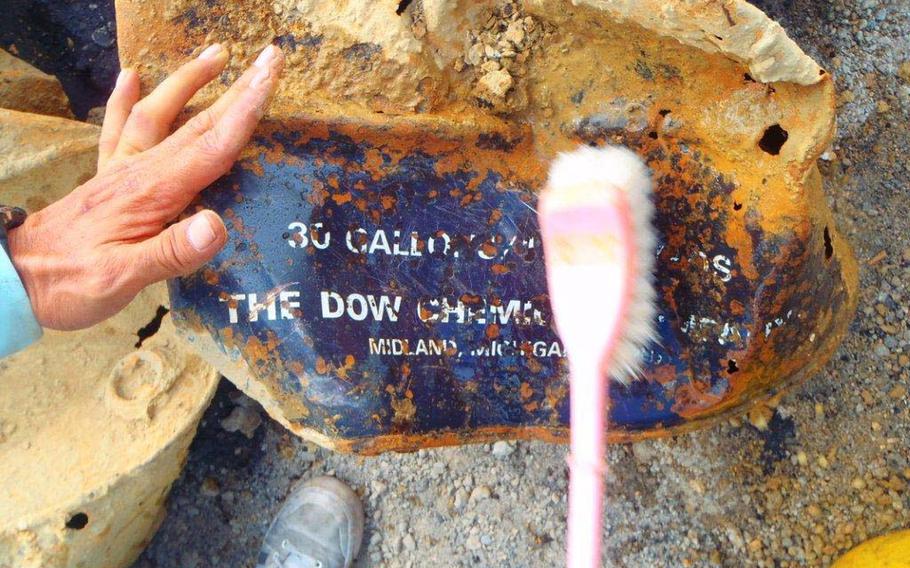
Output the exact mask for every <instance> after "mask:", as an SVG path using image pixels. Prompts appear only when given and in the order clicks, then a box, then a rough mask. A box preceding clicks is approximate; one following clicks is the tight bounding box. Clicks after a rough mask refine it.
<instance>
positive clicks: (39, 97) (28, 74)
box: [0, 49, 73, 118]
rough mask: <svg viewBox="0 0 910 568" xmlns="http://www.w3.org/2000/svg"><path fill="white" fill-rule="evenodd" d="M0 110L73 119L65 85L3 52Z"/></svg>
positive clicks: (0, 65) (0, 66) (0, 76)
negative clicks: (64, 88)
mask: <svg viewBox="0 0 910 568" xmlns="http://www.w3.org/2000/svg"><path fill="white" fill-rule="evenodd" d="M0 108H6V109H10V110H18V111H22V112H31V113H37V114H49V115H53V116H59V117H62V118H73V113H72V111H71V110H70V101H69V98H68V97H67V96H66V93H65V92H64V91H63V85H61V84H60V81H58V80H57V78H56V77H54V76H53V75H48V74H47V73H42V72H41V71H39V70H38V69H35V68H34V67H32V66H31V65H29V64H28V63H26V62H25V61H22V60H21V59H19V58H18V57H14V56H13V55H11V54H9V53H7V52H6V51H4V50H2V49H0Z"/></svg>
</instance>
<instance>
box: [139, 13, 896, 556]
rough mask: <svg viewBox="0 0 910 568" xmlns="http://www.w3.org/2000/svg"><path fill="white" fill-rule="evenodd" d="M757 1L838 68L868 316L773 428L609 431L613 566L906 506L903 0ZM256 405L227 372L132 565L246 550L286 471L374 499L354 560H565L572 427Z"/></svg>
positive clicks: (769, 541) (824, 526) (844, 540)
mask: <svg viewBox="0 0 910 568" xmlns="http://www.w3.org/2000/svg"><path fill="white" fill-rule="evenodd" d="M757 4H759V5H760V6H761V7H762V8H763V9H765V10H766V11H767V12H768V13H769V14H770V15H771V16H772V17H774V18H775V19H777V20H778V21H780V22H781V24H782V25H783V26H784V27H785V28H786V29H787V31H788V32H789V33H790V34H791V36H792V37H794V38H795V39H796V40H797V41H798V42H799V43H800V44H801V45H802V46H803V48H804V49H806V50H807V51H808V52H809V53H810V54H811V55H813V56H814V57H815V58H816V59H817V60H818V61H820V62H821V63H822V64H823V65H825V66H826V67H827V68H828V69H830V70H832V71H833V72H834V73H835V74H836V76H837V80H838V84H839V89H840V91H841V95H840V101H839V121H840V122H839V128H840V133H839V135H838V138H837V140H836V145H835V147H834V149H833V154H829V155H828V156H827V157H828V158H831V159H830V160H827V161H825V162H824V163H823V164H822V169H823V172H824V175H825V178H826V187H827V190H828V195H829V196H830V200H831V203H832V204H833V207H834V209H835V211H836V215H837V218H838V223H839V227H840V228H841V229H842V230H843V232H844V234H845V236H847V237H848V238H849V239H850V240H851V242H852V243H853V245H854V247H855V250H856V253H857V257H858V258H859V260H860V263H861V265H862V269H861V279H862V292H861V302H860V309H859V313H858V317H857V319H856V321H855V322H854V323H853V325H852V326H851V328H850V334H849V336H848V337H847V339H846V341H845V342H844V344H843V346H842V348H841V349H840V351H839V352H838V353H837V355H836V356H835V358H834V360H833V361H832V362H831V363H830V364H829V365H828V366H827V368H826V369H825V370H824V371H823V372H821V373H819V375H818V376H817V377H815V378H814V379H813V380H811V381H810V382H808V383H807V384H806V385H804V386H803V387H801V388H798V389H796V390H794V391H793V392H791V393H789V394H788V395H787V396H785V397H784V398H783V399H782V401H781V403H780V405H779V406H778V407H777V408H776V410H775V411H774V413H773V416H771V417H770V420H769V421H768V427H767V429H766V430H764V431H761V430H759V429H757V428H756V427H755V426H754V425H752V424H751V423H750V422H749V421H739V420H734V421H730V422H729V423H726V424H723V425H720V426H718V427H715V428H713V429H710V430H706V431H702V432H697V433H694V434H691V435H685V436H680V437H677V438H674V439H668V440H662V441H657V442H643V443H639V444H634V445H626V446H616V447H614V448H612V449H611V451H610V463H611V466H612V467H611V471H610V478H609V488H608V492H609V503H608V510H607V513H606V543H607V549H608V553H607V555H608V558H609V562H610V565H612V566H621V567H651V566H671V567H676V566H736V567H739V566H775V567H785V566H827V565H829V564H830V563H831V562H832V560H833V559H834V558H836V557H837V556H838V555H839V554H841V553H842V552H844V551H846V550H847V549H849V548H850V547H852V546H853V545H854V544H856V543H858V542H860V541H862V540H864V539H866V538H867V537H871V536H875V535H879V534H882V533H885V532H888V531H890V530H893V529H897V528H902V527H908V526H910V499H908V496H910V493H908V491H907V483H908V480H910V450H908V442H910V405H908V398H907V391H906V387H905V385H907V383H908V379H910V359H908V356H910V322H908V315H907V311H908V308H907V306H908V305H910V287H908V283H910V193H908V185H910V166H908V160H907V156H908V155H910V136H908V133H910V130H908V119H910V63H905V62H910V39H908V35H907V30H910V5H908V2H907V0H893V1H891V2H874V1H869V0H846V1H845V0H835V1H833V2H829V1H827V0H775V1H767V2H757ZM902 64H905V65H904V67H903V70H901V65H902ZM258 412H259V411H258V409H257V408H256V407H255V405H251V404H250V403H249V401H247V400H245V399H244V397H242V395H240V394H239V393H238V392H237V391H235V390H234V389H233V387H231V386H230V385H228V384H223V385H222V388H221V390H220V391H219V394H218V397H217V398H216V400H215V403H214V404H213V405H212V407H211V409H210V410H209V411H208V413H207V415H206V417H205V420H204V423H203V425H202V427H201V429H200V436H199V438H198V439H197V441H196V443H195V444H194V446H193V449H192V452H191V455H190V458H189V463H188V467H187V468H186V471H185V473H184V475H183V477H182V478H181V479H180V480H179V481H178V482H177V484H176V485H175V487H174V491H173V494H172V497H171V500H170V505H169V511H168V517H167V520H166V521H165V522H164V525H163V526H162V528H161V530H160V531H159V533H158V535H157V536H156V537H155V539H154V541H153V542H152V543H151V546H150V547H149V548H148V550H147V551H146V553H145V554H144V555H143V557H142V558H141V559H140V560H139V561H138V563H137V564H136V567H135V568H151V567H161V568H165V567H182V568H191V567H194V566H200V567H202V566H230V567H242V566H251V565H252V563H253V560H254V558H255V554H256V551H257V549H258V546H259V542H260V540H261V538H262V536H263V534H264V532H265V530H266V528H267V526H268V524H269V521H270V519H271V516H272V515H273V514H274V513H275V512H276V511H277V509H278V507H279V505H280V503H281V501H282V499H283V498H284V497H285V496H286V495H287V493H288V491H289V490H290V489H291V487H292V486H293V484H294V483H295V482H296V481H298V480H300V479H306V478H309V477H311V476H315V475H321V474H326V473H329V474H334V475H337V476H338V477H339V478H341V479H343V480H345V481H347V482H349V483H350V484H351V485H352V486H353V487H355V488H356V489H357V491H358V493H360V494H361V495H362V496H363V500H364V503H365V504H366V508H367V517H368V527H367V534H366V537H365V540H366V542H365V545H364V548H363V551H362V553H361V555H360V560H359V563H358V566H468V565H470V566H514V567H520V566H556V565H560V564H561V563H562V551H563V546H564V532H565V522H564V515H565V491H566V470H565V466H564V457H565V448H563V447H560V446H550V445H546V444H542V443H518V444H512V443H505V442H500V443H497V444H495V445H493V446H492V447H491V446H473V447H461V448H449V449H441V450H432V451H420V452H417V453H414V454H409V455H384V456H381V457H377V458H358V457H349V456H343V455H335V454H332V453H331V452H327V451H324V450H321V449H318V448H316V447H313V446H309V445H307V444H304V443H303V442H301V441H299V440H297V439H295V438H293V437H292V436H291V435H289V434H287V433H286V432H284V431H283V430H282V428H281V427H280V426H278V425H277V424H275V423H274V422H272V421H270V420H268V419H267V418H266V417H265V416H264V415H263V416H262V423H261V425H259V426H258V428H255V431H254V432H253V434H252V438H251V439H250V438H247V437H246V436H245V435H244V434H243V433H240V432H233V433H231V432H228V431H226V430H225V425H223V424H222V420H223V419H225V418H226V417H228V415H229V414H232V413H233V414H234V416H233V417H232V419H231V420H230V421H228V422H227V423H226V426H228V427H229V428H232V427H235V426H238V425H245V426H247V427H248V429H252V428H254V427H255V426H256V423H257V420H258V418H259V415H258ZM769 414H770V413H769ZM766 418H767V417H766ZM237 419H240V420H237ZM237 422H240V423H241V424H237ZM755 422H756V423H759V422H760V420H755Z"/></svg>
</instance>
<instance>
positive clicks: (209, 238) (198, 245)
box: [186, 215, 215, 252]
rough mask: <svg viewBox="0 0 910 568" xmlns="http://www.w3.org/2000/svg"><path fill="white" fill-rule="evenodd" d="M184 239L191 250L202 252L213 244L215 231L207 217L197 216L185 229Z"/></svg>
mask: <svg viewBox="0 0 910 568" xmlns="http://www.w3.org/2000/svg"><path fill="white" fill-rule="evenodd" d="M186 238H187V240H189V241H190V244H191V245H193V248H194V249H196V250H197V251H199V252H202V251H204V250H206V249H208V248H209V247H210V246H212V243H214V242H215V229H213V228H212V223H211V222H209V218H208V216H207V215H199V216H198V217H196V218H195V219H193V221H192V222H191V223H190V226H189V227H187V228H186Z"/></svg>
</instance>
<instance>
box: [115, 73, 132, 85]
mask: <svg viewBox="0 0 910 568" xmlns="http://www.w3.org/2000/svg"><path fill="white" fill-rule="evenodd" d="M129 73H130V70H129V69H121V70H120V74H119V75H117V82H116V83H115V84H114V88H115V89H116V88H117V87H119V86H120V85H122V84H123V81H124V80H125V79H126V76H127V75H129Z"/></svg>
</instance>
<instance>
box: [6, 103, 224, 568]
mask: <svg viewBox="0 0 910 568" xmlns="http://www.w3.org/2000/svg"><path fill="white" fill-rule="evenodd" d="M98 130H99V129H98V128H97V127H95V126H92V125H87V124H81V123H77V122H73V121H68V120H63V119H60V118H55V117H47V116H39V115H32V114H26V113H16V112H12V111H3V110H0V146H3V148H2V152H0V201H2V202H4V203H7V204H11V205H19V206H25V207H27V208H28V209H29V210H30V211H36V210H39V209H41V208H42V207H44V206H46V205H48V204H49V203H51V202H53V201H55V200H57V199H59V198H60V197H62V196H63V195H64V194H65V193H66V192H68V191H70V190H71V189H72V188H73V187H75V186H76V185H78V183H79V181H78V180H83V181H84V179H83V178H85V177H86V176H89V177H90V176H91V175H92V172H94V169H95V161H96V159H97V141H98ZM7 144H8V145H9V146H6V145H7ZM164 305H167V289H166V287H165V285H163V284H159V285H156V286H153V287H151V288H149V289H147V290H145V291H144V292H142V293H141V294H140V295H139V296H138V297H137V298H136V300H135V301H134V302H133V303H131V304H130V305H129V307H127V308H126V310H124V311H123V312H121V313H120V314H119V315H117V316H116V317H114V318H113V319H111V320H109V321H107V322H104V323H102V324H100V325H98V326H95V327H93V328H91V329H88V330H85V331H80V332H70V333H59V332H50V331H49V332H46V334H45V336H44V338H43V339H42V340H41V341H40V342H38V343H36V344H35V345H33V346H31V347H29V348H28V349H26V350H24V351H22V352H20V353H17V354H15V355H13V356H11V357H8V358H5V359H3V360H0V390H2V393H3V395H2V396H0V479H2V480H3V483H2V486H0V566H2V567H13V566H15V567H17V568H51V567H53V568H64V567H73V568H74V567H77V566H91V567H93V568H125V567H126V566H129V565H130V564H131V563H132V562H133V561H134V560H135V559H136V557H137V556H138V555H139V553H140V552H141V551H142V548H143V547H144V546H145V544H146V543H147V542H148V541H149V539H151V536H152V535H153V534H154V532H155V530H156V529H157V528H158V525H159V523H160V522H161V520H162V518H163V516H164V503H165V499H166V497H167V494H168V491H169V490H170V486H171V483H173V481H174V480H175V479H176V478H177V476H178V475H179V473H180V469H181V468H182V466H183V463H184V461H185V458H186V454H187V451H188V449H189V445H190V442H191V441H192V439H193V436H194V434H195V431H196V425H197V424H198V422H199V419H200V418H201V415H202V412H203V411H204V409H205V408H206V406H207V405H208V402H209V400H210V399H211V397H212V395H213V394H214V390H215V387H216V385H217V381H218V373H217V372H216V371H215V370H214V369H213V368H212V367H211V366H209V365H208V364H207V363H205V362H204V361H203V360H202V359H201V358H200V357H199V356H198V355H196V354H194V353H193V352H192V350H191V349H190V348H189V347H188V346H187V345H186V343H185V341H184V340H183V339H182V338H180V337H178V336H177V334H176V331H175V329H174V326H173V323H172V322H171V318H170V316H169V315H167V311H166V310H165V309H164V308H163V307H162V306H164ZM140 330H141V331H140Z"/></svg>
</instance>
